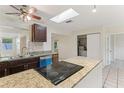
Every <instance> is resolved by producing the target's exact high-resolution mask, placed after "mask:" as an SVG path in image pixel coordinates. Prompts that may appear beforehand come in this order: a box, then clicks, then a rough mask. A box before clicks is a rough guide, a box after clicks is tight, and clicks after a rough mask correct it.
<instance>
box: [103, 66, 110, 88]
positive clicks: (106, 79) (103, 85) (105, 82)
mask: <svg viewBox="0 0 124 93" xmlns="http://www.w3.org/2000/svg"><path fill="white" fill-rule="evenodd" d="M110 70H111V65H110V67H109V71H108V74H107V76H106V78H105V81H104V83H103V88H105V87H104V86H105V83H106V81H107V79H108V76H109V73H110Z"/></svg>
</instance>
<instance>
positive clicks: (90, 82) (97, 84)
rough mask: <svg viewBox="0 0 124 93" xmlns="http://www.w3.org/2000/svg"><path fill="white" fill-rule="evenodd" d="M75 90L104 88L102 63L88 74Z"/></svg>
mask: <svg viewBox="0 0 124 93" xmlns="http://www.w3.org/2000/svg"><path fill="white" fill-rule="evenodd" d="M74 88H102V63H100V64H99V65H98V66H97V67H95V68H94V69H93V70H92V71H91V72H90V73H88V74H87V76H85V77H84V78H83V79H82V80H81V81H80V82H79V83H78V84H77V85H75V86H74Z"/></svg>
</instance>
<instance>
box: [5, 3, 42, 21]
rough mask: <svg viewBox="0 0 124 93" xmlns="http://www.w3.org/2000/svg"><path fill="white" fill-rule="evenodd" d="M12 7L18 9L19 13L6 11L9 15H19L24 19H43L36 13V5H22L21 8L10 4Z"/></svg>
mask: <svg viewBox="0 0 124 93" xmlns="http://www.w3.org/2000/svg"><path fill="white" fill-rule="evenodd" d="M10 6H11V7H12V8H14V9H16V10H17V11H18V13H5V14H8V15H19V16H20V18H21V19H22V20H23V21H24V22H27V21H30V20H32V19H36V20H41V17H40V16H37V15H34V13H36V12H37V9H36V8H34V7H30V8H29V7H28V6H24V5H22V6H21V8H18V7H16V6H14V5H10Z"/></svg>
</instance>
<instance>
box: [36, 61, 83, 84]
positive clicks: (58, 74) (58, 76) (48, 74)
mask: <svg viewBox="0 0 124 93" xmlns="http://www.w3.org/2000/svg"><path fill="white" fill-rule="evenodd" d="M82 68H83V66H80V65H76V64H72V63H69V62H65V61H60V62H58V63H57V64H51V65H48V66H47V67H44V68H37V69H35V70H36V71H37V72H38V73H39V74H41V75H42V76H43V77H45V78H46V79H48V80H49V81H51V82H52V83H53V84H54V85H57V84H59V83H60V82H62V81H63V80H65V79H67V78H68V77H70V76H71V75H73V74H74V73H76V72H77V71H79V70H81V69H82Z"/></svg>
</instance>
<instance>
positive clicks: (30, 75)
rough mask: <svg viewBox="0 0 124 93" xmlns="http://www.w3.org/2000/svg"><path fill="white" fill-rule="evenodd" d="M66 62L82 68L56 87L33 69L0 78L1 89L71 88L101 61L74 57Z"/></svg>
mask: <svg viewBox="0 0 124 93" xmlns="http://www.w3.org/2000/svg"><path fill="white" fill-rule="evenodd" d="M64 61H66V62H70V63H74V64H78V65H81V66H84V68H83V69H81V70H80V71H78V72H76V73H75V74H73V75H72V76H70V77H69V78H67V79H66V80H64V81H63V82H61V83H59V84H58V85H57V86H55V85H53V84H52V83H51V82H50V81H48V80H47V79H45V78H44V77H43V76H41V75H40V74H39V73H38V72H36V71H35V70H34V69H30V70H26V71H23V72H20V73H16V74H13V75H10V76H6V77H3V78H0V87H1V88H3V87H4V88H16V87H18V88H53V87H61V88H71V87H73V86H74V85H75V84H77V82H79V81H80V80H81V79H83V78H84V77H85V76H86V75H87V74H88V73H89V72H90V71H91V70H92V69H93V68H94V67H96V66H97V65H98V64H99V63H100V62H101V60H93V59H90V58H85V57H74V58H70V59H67V60H64Z"/></svg>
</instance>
